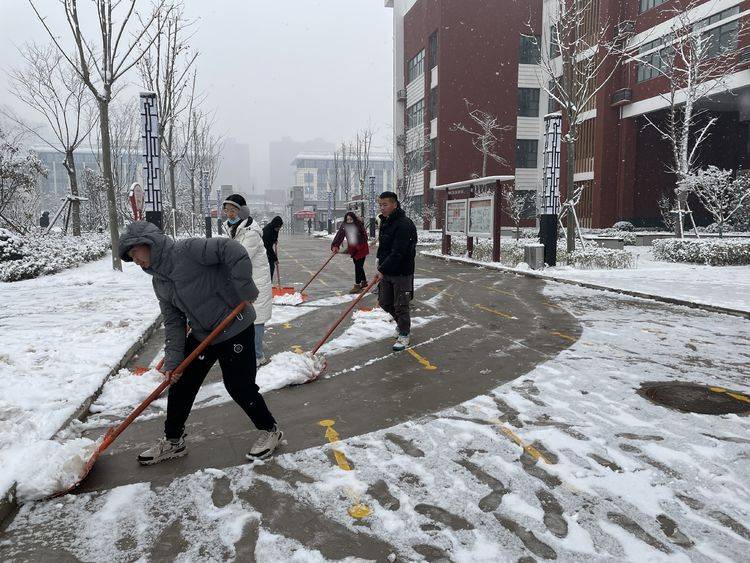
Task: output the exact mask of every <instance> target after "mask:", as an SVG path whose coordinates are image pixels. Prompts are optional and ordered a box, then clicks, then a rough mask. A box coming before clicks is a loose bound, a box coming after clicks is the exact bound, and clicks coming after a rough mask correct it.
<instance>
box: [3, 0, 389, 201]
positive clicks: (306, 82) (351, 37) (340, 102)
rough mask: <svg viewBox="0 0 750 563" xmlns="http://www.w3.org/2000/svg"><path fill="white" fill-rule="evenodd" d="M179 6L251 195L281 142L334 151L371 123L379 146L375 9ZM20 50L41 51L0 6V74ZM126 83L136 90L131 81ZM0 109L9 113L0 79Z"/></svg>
mask: <svg viewBox="0 0 750 563" xmlns="http://www.w3.org/2000/svg"><path fill="white" fill-rule="evenodd" d="M140 3H143V4H144V5H145V3H146V0H140ZM37 4H38V6H39V7H40V9H41V10H42V11H44V12H45V13H46V14H48V15H49V21H50V25H51V26H53V27H55V28H57V29H60V30H61V31H62V32H64V31H67V29H65V28H63V27H62V26H64V25H66V24H65V22H64V16H63V15H62V7H61V5H60V3H59V2H58V1H57V0H38V2H37ZM185 4H186V10H187V15H188V16H189V17H191V18H199V21H198V22H197V33H196V35H195V37H194V39H193V44H194V45H195V47H196V49H197V50H198V51H199V52H200V58H199V60H198V72H199V81H200V85H201V87H202V89H203V91H204V92H205V93H206V94H207V98H208V99H207V102H206V106H207V107H208V108H215V109H216V112H217V121H218V127H219V129H220V130H221V132H223V133H225V134H226V135H227V136H231V137H236V138H237V139H238V140H241V141H244V142H247V143H249V144H250V150H251V166H252V168H253V170H252V175H253V177H254V178H255V179H256V181H258V182H259V185H261V186H262V185H263V184H264V183H265V182H266V181H267V178H268V143H269V141H272V140H275V139H279V138H281V137H282V136H284V135H288V136H291V137H293V138H295V139H298V140H307V139H310V138H314V137H323V138H325V139H327V140H330V141H332V142H336V141H340V140H341V139H344V138H350V137H353V136H354V133H355V131H356V130H357V128H362V127H365V126H366V125H367V124H368V121H371V123H372V125H373V126H374V128H375V129H376V132H377V138H376V143H377V144H379V145H381V147H384V146H385V143H386V142H388V141H389V139H390V137H391V133H390V129H391V123H392V120H393V116H392V107H393V106H392V82H393V75H392V27H393V26H392V18H393V13H392V10H391V9H388V8H385V7H384V6H383V0H273V1H268V0H211V1H208V0H186V1H185ZM81 5H82V6H85V7H86V8H87V9H88V8H89V6H90V3H89V2H86V1H84V2H81ZM63 37H64V38H65V39H66V40H67V39H68V36H67V35H63ZM28 41H36V42H47V37H46V35H45V33H44V31H43V29H42V27H41V24H40V23H39V21H38V20H37V19H36V18H35V16H34V14H33V12H32V10H31V8H30V6H29V4H28V2H27V1H26V0H0V68H1V69H3V70H5V69H7V68H8V67H9V66H15V65H17V64H19V57H18V54H17V47H18V46H21V45H23V44H24V43H25V42H28ZM129 79H130V80H131V81H133V82H135V83H136V84H134V87H137V80H138V75H137V72H132V73H131V75H130V76H129ZM0 104H9V105H11V106H13V107H17V104H16V103H15V101H14V100H13V99H11V98H10V97H9V95H8V92H7V87H6V81H5V80H4V79H3V80H0Z"/></svg>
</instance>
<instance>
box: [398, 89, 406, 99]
mask: <svg viewBox="0 0 750 563" xmlns="http://www.w3.org/2000/svg"><path fill="white" fill-rule="evenodd" d="M396 99H397V100H398V101H399V102H405V101H406V90H404V89H401V90H398V91H397V92H396Z"/></svg>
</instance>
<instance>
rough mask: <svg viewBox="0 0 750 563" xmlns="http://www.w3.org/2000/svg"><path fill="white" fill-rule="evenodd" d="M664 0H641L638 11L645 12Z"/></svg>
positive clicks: (664, 0)
mask: <svg viewBox="0 0 750 563" xmlns="http://www.w3.org/2000/svg"><path fill="white" fill-rule="evenodd" d="M664 2H666V0H641V5H640V11H641V12H645V11H647V10H650V9H651V8H656V7H657V6H658V5H659V4H664Z"/></svg>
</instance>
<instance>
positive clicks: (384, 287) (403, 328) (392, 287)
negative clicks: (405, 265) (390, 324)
mask: <svg viewBox="0 0 750 563" xmlns="http://www.w3.org/2000/svg"><path fill="white" fill-rule="evenodd" d="M413 298H414V276H385V275H384V276H383V277H382V279H381V280H380V284H379V285H378V304H379V305H380V308H381V309H383V310H384V311H385V312H387V313H390V315H391V316H392V317H393V320H395V321H396V324H397V325H398V330H399V332H400V333H401V334H409V332H410V331H411V315H410V312H409V303H410V301H411V300H412V299H413Z"/></svg>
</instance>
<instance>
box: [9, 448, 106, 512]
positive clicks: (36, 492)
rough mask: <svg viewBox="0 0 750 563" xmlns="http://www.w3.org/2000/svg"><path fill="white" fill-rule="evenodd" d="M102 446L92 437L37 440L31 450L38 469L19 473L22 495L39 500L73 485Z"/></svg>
mask: <svg viewBox="0 0 750 563" xmlns="http://www.w3.org/2000/svg"><path fill="white" fill-rule="evenodd" d="M98 446H99V443H98V442H94V441H93V440H89V439H88V438H76V439H74V440H69V441H67V442H63V443H60V442H55V441H53V440H45V441H42V442H37V443H36V444H34V446H32V448H31V451H29V452H28V453H29V454H30V455H31V457H33V459H35V460H36V464H35V466H34V470H33V471H25V472H23V473H22V474H20V475H19V476H18V487H17V493H18V499H19V500H20V501H21V502H27V501H31V500H38V499H42V498H45V497H48V496H50V495H52V494H54V493H59V492H62V491H65V490H67V489H69V488H70V487H72V486H73V485H75V484H76V483H77V482H78V481H79V480H80V479H81V477H82V473H83V469H84V466H85V465H86V462H87V461H88V460H89V459H90V458H91V456H92V455H93V453H94V451H95V450H96V448H97V447H98Z"/></svg>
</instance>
